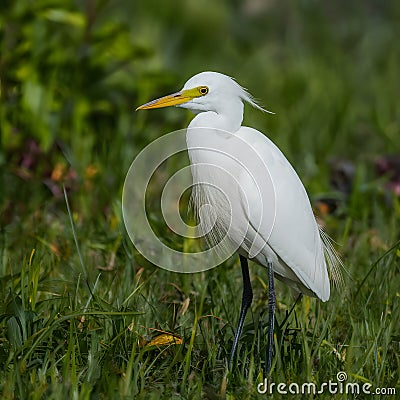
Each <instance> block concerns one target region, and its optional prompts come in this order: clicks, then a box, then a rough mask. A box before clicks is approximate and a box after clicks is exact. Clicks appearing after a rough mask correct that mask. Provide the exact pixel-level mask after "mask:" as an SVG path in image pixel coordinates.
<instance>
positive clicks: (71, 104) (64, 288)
mask: <svg viewBox="0 0 400 400" xmlns="http://www.w3.org/2000/svg"><path fill="white" fill-rule="evenodd" d="M399 20H400V3H399V2H398V1H395V0H392V1H389V0H388V1H384V2H383V1H373V0H369V1H363V2H361V1H354V2H349V1H346V2H345V1H342V0H340V1H335V2H321V1H313V0H301V1H288V2H280V1H275V0H268V1H257V0H245V1H228V0H225V1H218V2H217V1H211V0H196V1H195V0H185V1H184V0H178V1H162V2H160V1H155V0H148V1H142V2H140V1H121V0H109V1H106V0H98V1H96V0H86V1H66V0H65V1H61V0H59V1H56V0H38V1H29V0H28V1H22V0H16V1H7V0H4V1H2V2H1V4H0V46H1V48H0V84H1V93H0V105H1V108H0V118H1V120H0V129H1V146H0V168H1V169H0V187H1V191H0V224H1V231H0V281H1V285H0V286H1V287H0V297H1V299H2V300H1V301H0V303H2V304H0V314H1V316H0V333H1V341H0V365H1V366H2V368H1V371H0V393H2V396H3V397H4V398H21V399H22V398H35V399H36V398H37V399H39V398H42V397H43V398H66V397H73V398H124V397H126V398H133V396H135V397H137V398H146V399H149V398H160V397H161V398H201V397H205V398H217V397H218V395H219V393H220V386H221V382H222V381H223V376H224V373H225V369H224V367H225V361H226V354H227V352H228V351H229V348H230V345H231V341H232V336H233V332H234V327H235V323H236V321H237V313H238V309H239V304H240V296H238V293H239V290H240V285H241V283H240V271H239V269H238V268H237V265H236V263H235V262H234V261H230V262H228V263H226V265H224V266H223V267H220V268H217V269H215V270H212V271H209V272H207V273H204V274H196V275H193V276H190V277H189V276H181V275H177V274H172V273H168V272H166V271H163V270H160V269H158V268H155V267H153V266H151V265H149V264H148V263H147V262H146V261H145V260H144V259H143V258H141V257H140V255H138V254H136V252H135V250H134V248H133V247H132V246H131V244H130V242H129V239H128V238H127V235H126V232H125V230H124V227H123V222H122V219H121V206H120V198H121V192H122V186H123V181H124V177H125V174H126V172H127V170H128V168H129V165H130V163H131V162H132V160H133V159H134V157H135V155H136V154H137V153H138V151H140V149H142V148H143V147H144V146H145V145H146V144H148V143H149V142H151V141H152V140H154V139H155V138H157V137H159V136H160V135H162V134H164V133H167V132H170V131H172V130H176V129H180V128H182V127H184V126H186V124H187V122H188V121H189V118H190V115H189V114H186V112H185V111H183V110H178V109H165V110H162V111H154V112H142V113H134V112H133V111H134V109H135V108H136V106H138V105H140V104H142V103H144V102H146V101H148V100H150V99H152V98H155V97H158V96H161V95H164V94H166V93H170V92H173V91H176V90H178V89H179V88H180V87H181V86H182V85H183V84H184V82H185V81H186V80H187V79H188V78H189V77H190V76H192V75H194V74H195V73H197V72H201V71H204V70H215V71H219V72H223V73H226V74H228V75H231V76H233V77H235V78H236V79H237V81H238V82H239V83H240V84H242V85H243V86H245V87H247V88H248V89H249V91H250V92H251V93H252V94H253V95H254V96H255V97H256V98H258V99H259V100H260V102H261V103H262V104H263V105H264V106H265V107H266V108H268V109H270V110H272V111H274V112H275V113H276V114H275V115H274V116H270V115H265V114H261V113H260V112H259V111H256V110H251V109H246V115H245V123H246V124H248V125H251V126H254V127H256V128H258V129H259V130H261V131H263V132H265V133H267V134H268V136H269V137H270V138H271V139H272V140H273V141H274V142H275V143H276V144H277V145H278V146H279V147H280V148H281V149H282V150H283V152H284V153H285V155H286V156H287V157H288V159H289V160H290V161H291V162H292V164H293V165H294V166H295V168H296V170H297V171H298V172H299V174H300V176H301V177H302V180H303V182H304V184H305V186H306V187H307V189H308V191H309V193H310V195H311V198H312V202H313V205H314V206H316V207H317V201H318V200H321V199H325V200H326V199H330V201H332V199H333V201H334V203H335V211H334V212H333V213H328V214H326V213H323V214H322V216H321V217H322V219H323V223H324V225H325V226H326V230H327V231H328V233H329V234H330V235H331V236H333V237H334V238H335V239H336V240H337V241H338V242H339V243H340V244H341V246H340V247H339V251H340V253H341V254H342V257H343V259H344V262H345V264H346V266H347V269H348V271H349V274H346V273H345V275H344V276H345V281H346V284H345V286H344V288H342V289H341V291H334V292H333V295H332V300H331V301H330V302H329V303H327V304H320V303H318V302H316V301H315V300H311V301H310V300H309V299H305V300H303V302H302V304H301V305H299V306H296V309H295V313H294V314H292V316H291V318H290V319H289V321H288V322H287V324H286V325H285V326H282V327H280V328H279V329H278V330H277V333H276V334H277V351H276V352H277V356H276V359H275V368H274V372H273V376H272V378H273V380H274V381H275V382H291V381H292V382H293V381H297V382H304V381H314V382H317V383H321V382H323V381H324V380H326V379H327V378H332V377H334V376H335V375H336V373H337V372H338V371H339V370H345V371H347V373H348V375H349V377H351V379H352V380H354V381H357V380H358V381H368V382H371V383H373V384H374V385H375V386H391V387H397V390H398V391H399V390H400V389H399V373H398V370H399V350H400V347H399V346H400V345H399V338H400V326H399V325H400V324H399V297H400V296H399V289H398V282H399V279H400V278H399V259H400V250H399V245H398V242H396V241H397V240H398V238H399V219H400V203H399V197H398V194H399V193H397V196H396V195H395V193H394V192H396V188H398V186H396V184H398V185H399V186H400V178H399V177H398V176H397V175H396V174H399V176H400V173H399V172H398V169H400V168H399V167H397V168H398V169H397V170H396V168H394V169H393V168H392V169H389V171H387V172H388V173H387V174H383V175H382V174H379V173H377V171H376V162H377V160H378V159H379V158H382V157H383V159H387V157H388V156H391V157H393V159H394V160H396V157H397V156H398V154H399V152H400V141H399V137H400V136H399V126H400V102H399V89H400V74H399V71H400V47H399V45H398V37H400V28H399V27H400V25H399V23H398V21H399ZM343 165H344V167H343V168H344V169H343V168H341V166H343ZM394 165H396V162H394ZM346 171H347V172H346ZM396 171H397V172H396ZM396 177H397V178H396ZM396 179H398V180H396ZM335 182H336V184H333V183H335ZM338 182H339V183H338ZM63 186H65V188H66V192H67V194H68V198H69V202H70V207H71V210H70V212H68V211H67V208H66V202H65V199H64V195H63V189H62V188H63ZM393 187H394V190H393ZM397 190H398V189H397ZM159 217H160V216H157V215H156V216H155V217H154V219H155V220H154V225H155V227H156V228H157V226H158V232H159V234H160V235H161V236H164V239H165V240H168V237H169V233H168V232H167V231H165V230H164V231H163V229H162V225H161V222H158V221H157V218H159ZM70 219H72V221H73V224H74V226H75V230H76V234H74V233H73V231H72V230H71V221H70ZM76 243H77V244H78V247H76ZM180 245H182V246H183V247H184V248H185V246H186V245H187V243H182V244H180ZM80 254H81V257H80ZM252 277H253V281H254V286H255V293H256V300H255V304H254V307H253V316H252V317H249V319H248V324H247V326H246V327H247V328H246V330H245V333H244V335H243V336H244V337H243V340H242V343H243V344H242V345H241V346H242V347H241V349H240V353H239V356H238V360H237V368H236V370H235V371H233V372H232V373H231V375H229V379H228V386H227V394H228V396H230V397H231V398H253V397H257V392H256V389H255V388H256V384H257V382H260V381H261V379H262V376H263V375H262V365H263V362H264V360H263V357H262V356H261V354H263V352H264V350H265V348H264V347H263V346H264V344H263V342H264V340H263V339H264V336H263V335H264V333H265V332H264V325H265V323H266V316H265V315H264V314H263V308H264V305H265V299H266V298H265V290H264V289H265V271H263V270H262V269H260V268H259V267H257V266H252ZM278 296H279V299H280V305H279V311H278V315H277V319H278V321H280V322H282V321H283V320H284V316H285V311H286V310H288V309H289V308H290V307H291V306H292V305H293V302H294V301H293V297H292V295H291V293H290V292H289V291H288V290H287V289H286V288H285V287H283V286H278ZM188 302H189V303H188ZM188 304H189V307H188V309H187V310H186V311H185V307H186V306H187V305H188ZM83 315H85V317H86V320H84V321H83V320H82V316H83ZM257 327H258V328H257ZM154 329H156V330H154ZM159 330H161V331H165V332H170V333H174V334H176V335H178V336H179V337H182V338H183V344H182V345H171V346H170V347H165V346H164V347H161V348H155V349H154V348H152V347H151V348H150V347H149V346H146V345H145V343H146V342H149V341H150V340H151V338H152V337H154V336H156V335H157V334H158V333H159ZM371 397H372V396H370V397H368V398H371ZM321 398H322V397H321ZM327 398H330V397H329V396H328V397H327ZM376 398H379V396H377V395H376Z"/></svg>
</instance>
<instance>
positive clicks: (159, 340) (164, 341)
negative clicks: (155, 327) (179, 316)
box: [146, 333, 182, 347]
mask: <svg viewBox="0 0 400 400" xmlns="http://www.w3.org/2000/svg"><path fill="white" fill-rule="evenodd" d="M171 344H182V338H180V337H178V336H174V335H172V334H170V333H163V334H161V335H158V336H156V337H155V338H153V339H152V340H150V342H148V343H147V344H146V347H152V346H168V345H171Z"/></svg>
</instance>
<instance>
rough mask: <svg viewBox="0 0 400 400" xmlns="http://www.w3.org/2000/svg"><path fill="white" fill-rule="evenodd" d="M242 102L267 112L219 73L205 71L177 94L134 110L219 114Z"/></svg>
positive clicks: (194, 77)
mask: <svg viewBox="0 0 400 400" xmlns="http://www.w3.org/2000/svg"><path fill="white" fill-rule="evenodd" d="M243 102H247V103H249V104H251V105H252V106H253V107H255V108H258V109H260V110H262V111H266V110H264V109H263V108H262V107H261V106H259V105H258V104H257V103H256V102H255V100H254V99H253V98H252V96H251V95H250V94H249V93H248V92H247V91H246V89H244V88H242V87H241V86H240V85H239V84H238V83H237V82H236V81H235V80H233V79H232V78H230V77H229V76H226V75H224V74H220V73H218V72H210V71H207V72H200V73H199V74H197V75H195V76H193V77H191V78H190V79H189V80H188V81H187V82H186V83H185V85H184V86H183V88H182V90H180V91H179V92H177V93H173V94H170V95H168V96H164V97H161V98H159V99H156V100H153V101H150V102H149V103H146V104H143V105H142V106H140V107H138V108H137V110H145V109H151V108H160V107H168V106H177V107H182V108H188V109H189V110H191V111H193V112H195V113H199V112H203V111H214V112H216V113H222V112H224V111H225V110H226V108H227V107H229V106H231V105H232V103H236V104H238V103H240V105H241V106H242V104H243ZM242 107H243V106H242ZM242 109H243V108H242Z"/></svg>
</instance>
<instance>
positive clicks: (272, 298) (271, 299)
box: [267, 262, 276, 376]
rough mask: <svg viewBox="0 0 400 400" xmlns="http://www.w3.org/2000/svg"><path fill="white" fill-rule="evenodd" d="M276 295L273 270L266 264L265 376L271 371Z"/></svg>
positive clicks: (269, 264) (270, 264) (269, 263)
mask: <svg viewBox="0 0 400 400" xmlns="http://www.w3.org/2000/svg"><path fill="white" fill-rule="evenodd" d="M275 306H276V295H275V285H274V270H273V268H272V263H271V262H268V356H267V376H269V373H270V371H271V365H272V357H273V353H274V318H275Z"/></svg>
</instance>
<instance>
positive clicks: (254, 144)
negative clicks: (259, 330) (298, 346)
mask: <svg viewBox="0 0 400 400" xmlns="http://www.w3.org/2000/svg"><path fill="white" fill-rule="evenodd" d="M244 102H247V103H249V104H250V105H252V106H253V107H256V108H258V109H261V110H263V111H266V110H264V109H262V108H261V107H260V106H259V105H258V104H257V103H256V102H255V101H254V99H253V98H252V97H251V96H250V95H249V94H248V92H247V91H246V90H245V89H243V88H242V87H241V86H240V85H239V84H238V83H236V81H234V80H233V79H232V78H230V77H228V76H226V75H223V74H220V73H217V72H202V73H199V74H197V75H195V76H193V77H192V78H190V79H189V80H188V81H187V82H186V83H185V85H184V87H183V88H182V90H181V91H179V92H177V93H174V94H171V95H168V96H165V97H161V98H159V99H156V100H153V101H151V102H149V103H146V104H144V105H142V106H140V107H138V108H137V110H144V109H153V108H160V107H167V106H178V107H182V108H187V109H189V110H191V111H193V112H194V113H195V114H197V115H196V116H195V117H194V118H193V119H192V121H191V122H190V124H189V127H188V130H187V143H188V150H189V157H190V161H191V167H192V175H193V178H194V180H195V183H199V182H200V183H202V182H203V185H197V186H196V188H195V190H193V193H192V200H193V203H194V207H195V210H197V212H198V214H200V215H201V217H202V219H203V221H200V227H202V229H203V230H204V232H205V233H207V232H208V234H207V236H208V238H209V240H210V241H211V242H213V241H215V240H217V238H218V235H219V234H221V232H223V233H225V234H226V235H228V237H229V239H230V241H231V242H232V244H233V245H234V246H235V248H236V249H237V252H238V253H239V258H240V263H241V268H242V276H243V295H242V306H241V311H240V317H239V323H238V327H237V330H236V334H235V338H234V342H233V346H232V350H231V354H230V360H229V366H231V365H232V361H233V358H234V354H235V351H236V348H237V345H238V340H239V337H240V335H241V332H242V329H243V324H244V320H245V317H246V313H247V310H248V309H249V307H250V305H251V303H252V299H253V292H252V287H251V282H250V276H249V269H248V263H247V259H251V260H253V261H255V262H256V263H258V264H260V265H262V266H264V267H266V268H267V269H268V275H269V296H268V305H269V332H268V358H267V374H269V372H270V369H271V363H272V355H273V327H274V311H275V303H276V299H275V290H274V276H275V277H276V278H277V279H280V280H282V281H283V282H285V283H287V284H288V285H290V286H291V287H293V288H294V289H295V290H296V291H298V292H300V293H304V294H306V295H308V296H313V297H317V298H319V299H321V300H322V301H327V300H328V299H329V296H330V282H329V277H328V270H327V262H326V260H325V257H326V259H327V261H328V262H329V266H330V267H331V268H330V269H331V272H332V276H333V278H335V276H338V269H337V262H336V254H335V252H334V250H333V248H332V246H331V244H330V242H329V241H327V240H325V239H326V237H325V235H324V234H323V232H322V231H321V230H320V229H319V227H318V224H317V222H316V220H315V217H314V214H313V211H312V209H311V205H310V201H309V198H308V196H307V193H306V191H305V189H304V186H303V184H302V182H301V181H300V179H299V177H298V175H297V174H296V172H295V170H294V169H293V167H292V166H291V164H290V163H289V161H288V160H287V159H286V158H285V156H284V155H283V154H282V153H281V151H280V150H279V149H278V148H277V147H276V146H275V144H274V143H273V142H272V141H271V140H269V139H268V138H267V137H266V136H265V135H263V134H262V133H260V132H259V131H257V130H255V129H253V128H249V127H245V126H241V124H242V120H243V109H244ZM249 149H250V150H249ZM257 158H259V159H260V160H261V163H260V162H258V163H257V162H256V161H255V159H257ZM200 165H208V166H210V165H211V166H214V167H215V168H214V171H212V170H210V169H209V168H208V169H207V168H206V169H204V168H200V167H199V166H200ZM238 165H241V167H240V168H242V169H240V168H238ZM218 167H221V168H222V169H223V171H224V172H225V173H227V174H230V175H231V176H232V177H233V179H231V180H229V179H225V178H224V177H223V176H222V175H221V173H220V172H219V171H218V170H217V168H218ZM243 171H245V173H244V172H243ZM204 183H207V184H208V185H205V184H204ZM210 186H212V187H213V188H214V189H215V188H216V189H220V191H221V192H222V193H223V194H224V196H226V197H227V200H228V202H229V205H230V210H228V211H227V209H226V207H225V205H224V204H223V202H222V201H221V199H220V198H219V195H218V194H217V193H218V190H212V189H210ZM205 203H208V204H211V205H212V207H213V210H214V211H213V212H214V214H215V215H214V217H216V220H215V218H212V217H210V216H209V215H208V214H207V213H205V212H204V211H203V212H202V213H201V212H200V211H199V210H200V209H201V207H202V206H203V205H204V204H205ZM207 215H208V216H209V218H207ZM213 221H214V222H215V221H217V225H218V226H217V228H216V229H214V230H213V227H212V226H210V225H211V224H212V223H213ZM332 267H333V268H332Z"/></svg>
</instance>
